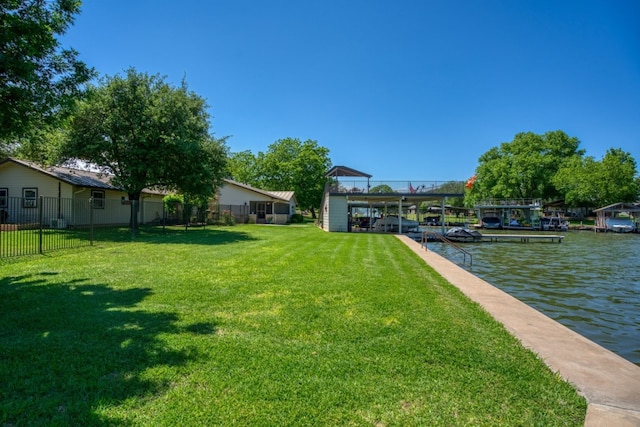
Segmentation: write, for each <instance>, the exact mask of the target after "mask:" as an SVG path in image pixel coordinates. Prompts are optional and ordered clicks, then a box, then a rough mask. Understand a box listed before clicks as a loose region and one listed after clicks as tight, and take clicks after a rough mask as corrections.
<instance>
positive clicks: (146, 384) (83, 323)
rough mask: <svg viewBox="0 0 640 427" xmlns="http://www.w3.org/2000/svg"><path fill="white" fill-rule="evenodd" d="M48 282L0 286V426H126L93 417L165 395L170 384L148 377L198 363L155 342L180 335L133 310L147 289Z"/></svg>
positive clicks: (184, 351)
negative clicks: (161, 370)
mask: <svg viewBox="0 0 640 427" xmlns="http://www.w3.org/2000/svg"><path fill="white" fill-rule="evenodd" d="M54 274H55V273H54ZM51 275H52V274H47V273H43V274H35V275H25V276H19V277H6V278H2V279H0V348H1V349H2V350H1V351H0V384H1V385H2V386H1V387H0V425H3V426H12V425H113V424H118V425H123V424H126V422H125V420H121V419H113V418H106V417H104V416H101V415H99V414H98V413H97V411H99V410H100V408H103V409H104V408H109V407H112V406H115V405H118V404H121V403H123V402H125V401H126V400H128V399H145V398H147V397H152V396H155V395H157V394H158V393H161V392H163V391H165V390H166V389H167V388H168V387H170V381H169V379H168V378H167V377H166V376H162V375H160V374H156V375H155V376H153V375H150V374H148V372H149V370H150V369H153V368H162V367H167V366H174V367H175V366H182V365H184V364H185V363H187V362H188V361H189V360H193V359H195V358H197V357H198V356H197V352H196V351H195V350H194V349H190V348H181V349H180V350H176V349H171V348H169V347H168V346H167V344H166V343H165V342H164V341H163V340H162V339H161V338H160V334H163V335H164V336H166V335H167V334H172V333H180V332H181V331H180V330H179V328H178V327H177V326H176V325H175V322H176V321H177V320H178V319H177V317H176V316H175V315H174V314H171V313H166V312H164V313H163V312H146V311H142V310H139V309H137V308H136V306H137V304H138V303H140V302H141V301H142V300H144V299H145V298H146V297H147V296H149V295H150V294H151V291H150V290H149V289H146V288H131V289H123V290H118V289H113V288H111V287H109V286H106V285H103V284H89V283H86V282H84V281H77V282H76V283H65V284H59V283H53V282H50V281H49V280H50V279H51ZM212 328H213V327H212V326H207V325H196V326H194V329H195V330H196V331H200V332H203V331H208V330H211V329H212ZM145 373H147V375H143V374H145Z"/></svg>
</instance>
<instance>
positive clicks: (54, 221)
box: [49, 218, 67, 228]
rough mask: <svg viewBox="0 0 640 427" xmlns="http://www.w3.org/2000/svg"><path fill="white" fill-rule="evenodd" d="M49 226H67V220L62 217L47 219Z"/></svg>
mask: <svg viewBox="0 0 640 427" xmlns="http://www.w3.org/2000/svg"><path fill="white" fill-rule="evenodd" d="M49 227H50V228H67V220H66V219H64V218H51V219H50V220H49Z"/></svg>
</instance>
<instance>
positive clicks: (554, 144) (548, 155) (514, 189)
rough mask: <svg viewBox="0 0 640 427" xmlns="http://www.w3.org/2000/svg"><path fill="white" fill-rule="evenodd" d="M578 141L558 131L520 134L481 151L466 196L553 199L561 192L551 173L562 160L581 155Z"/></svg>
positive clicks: (478, 197)
mask: <svg viewBox="0 0 640 427" xmlns="http://www.w3.org/2000/svg"><path fill="white" fill-rule="evenodd" d="M579 145H580V141H579V140H578V139H577V138H575V137H570V136H568V135H567V134H566V133H564V132H562V131H560V130H558V131H552V132H546V133H545V134H543V135H538V134H535V133H533V132H526V133H519V134H517V135H516V136H515V138H514V139H513V141H511V142H505V143H502V144H501V145H500V146H499V147H493V148H491V149H490V150H489V151H487V152H486V153H484V154H482V155H481V156H480V159H479V165H478V167H477V168H476V180H475V182H474V184H473V187H472V188H471V191H470V192H469V197H468V198H469V199H470V200H472V201H477V200H481V199H489V198H513V199H525V198H540V199H554V198H559V197H561V193H560V192H559V191H558V189H557V188H556V187H555V185H554V184H553V176H554V175H555V174H556V173H557V171H558V169H559V168H560V167H561V166H562V165H563V164H564V162H565V161H567V160H568V159H571V158H573V157H575V156H582V155H583V154H584V151H583V150H579V149H578V146H579Z"/></svg>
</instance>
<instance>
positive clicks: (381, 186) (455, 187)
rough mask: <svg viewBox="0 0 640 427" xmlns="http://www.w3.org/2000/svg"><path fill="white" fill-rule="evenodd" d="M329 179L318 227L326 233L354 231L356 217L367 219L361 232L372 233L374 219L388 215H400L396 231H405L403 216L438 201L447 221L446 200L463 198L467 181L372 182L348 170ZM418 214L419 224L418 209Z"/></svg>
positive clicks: (335, 170)
mask: <svg viewBox="0 0 640 427" xmlns="http://www.w3.org/2000/svg"><path fill="white" fill-rule="evenodd" d="M326 176H327V178H329V179H328V182H327V185H326V187H325V191H324V195H323V198H322V204H321V208H320V215H319V225H320V226H321V227H322V229H324V230H325V231H342V232H350V231H353V230H354V225H355V222H354V218H356V217H359V218H367V219H368V222H367V221H365V223H367V224H368V225H367V226H365V227H362V229H364V230H366V231H370V230H371V225H373V223H374V221H375V219H377V218H379V217H387V216H389V215H397V218H398V224H397V226H396V227H397V229H398V230H402V229H404V228H405V227H403V225H402V221H403V220H404V221H407V220H406V218H404V217H403V214H404V213H405V211H406V210H407V209H408V208H409V207H410V206H414V205H415V206H417V207H419V206H420V204H421V203H423V202H433V201H437V202H439V203H440V206H441V213H442V216H443V217H444V211H445V204H446V201H447V199H449V198H454V197H464V181H422V180H412V181H408V180H407V181H375V182H372V181H371V177H372V176H371V175H370V174H367V173H364V172H360V171H358V170H355V169H352V168H349V167H346V166H335V167H333V168H332V169H331V170H330V171H329V172H327V174H326ZM345 178H346V179H345ZM416 211H417V212H416V215H417V218H418V222H420V213H419V209H417V210H416ZM425 215H426V214H425ZM361 223H362V222H361ZM405 225H406V224H405Z"/></svg>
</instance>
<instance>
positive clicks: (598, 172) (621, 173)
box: [553, 148, 640, 207]
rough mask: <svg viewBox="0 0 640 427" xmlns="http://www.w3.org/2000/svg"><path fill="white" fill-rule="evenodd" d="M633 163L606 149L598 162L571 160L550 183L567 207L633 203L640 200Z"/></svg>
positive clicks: (628, 156) (619, 151) (623, 154)
mask: <svg viewBox="0 0 640 427" xmlns="http://www.w3.org/2000/svg"><path fill="white" fill-rule="evenodd" d="M636 176H637V168H636V161H635V159H634V158H633V157H632V156H631V154H630V153H627V152H625V151H623V150H622V149H620V148H617V149H613V148H611V149H609V150H608V151H607V153H606V154H605V155H604V157H603V158H602V160H601V161H597V160H595V159H594V158H593V157H590V156H589V157H578V156H576V157H573V158H571V159H570V160H569V161H567V162H566V163H565V164H564V165H563V166H562V167H561V168H560V169H559V170H558V173H557V174H556V175H555V176H554V178H553V182H554V184H555V186H556V187H557V188H558V190H559V191H561V192H562V194H563V195H564V199H565V202H566V204H567V205H569V206H573V207H576V206H583V207H598V206H606V205H610V204H613V203H617V202H634V201H636V200H637V199H638V197H639V196H640V180H639V179H638V178H636Z"/></svg>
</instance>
